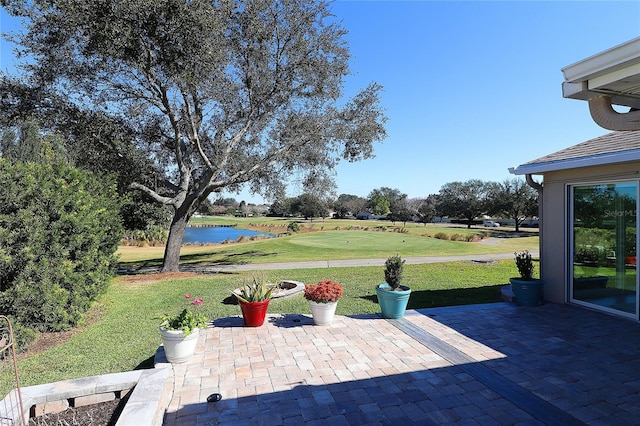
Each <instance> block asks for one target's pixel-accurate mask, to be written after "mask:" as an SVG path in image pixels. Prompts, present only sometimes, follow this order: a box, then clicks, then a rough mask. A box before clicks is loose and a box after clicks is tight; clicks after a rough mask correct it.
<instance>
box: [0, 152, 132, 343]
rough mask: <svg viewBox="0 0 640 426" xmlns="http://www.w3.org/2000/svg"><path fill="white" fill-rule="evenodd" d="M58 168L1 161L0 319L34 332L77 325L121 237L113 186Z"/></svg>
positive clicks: (101, 285)
mask: <svg viewBox="0 0 640 426" xmlns="http://www.w3.org/2000/svg"><path fill="white" fill-rule="evenodd" d="M108 181H109V180H108V179H106V178H104V177H97V176H94V175H93V174H91V173H88V172H84V171H80V170H78V169H75V168H73V167H69V166H66V165H64V164H61V163H57V164H36V163H16V164H10V163H9V162H8V161H6V160H2V159H0V199H2V203H0V312H1V313H3V314H5V315H9V316H11V317H13V319H14V320H15V321H17V322H18V323H19V324H21V326H24V327H29V328H32V329H35V330H38V331H57V330H64V329H69V328H71V327H73V326H75V325H77V324H78V322H79V321H80V320H81V318H82V314H83V313H85V312H86V311H87V309H89V307H90V305H91V302H92V301H93V300H94V299H95V297H96V296H97V295H99V294H101V293H103V292H104V291H105V290H106V289H107V285H108V282H109V279H110V277H111V276H112V273H113V270H114V267H115V262H116V257H115V251H116V249H117V247H118V243H119V241H120V239H121V237H122V232H123V230H122V225H121V223H120V222H121V221H120V218H119V215H118V211H119V207H120V205H119V201H118V196H117V193H116V190H115V185H113V184H112V183H106V182H108Z"/></svg>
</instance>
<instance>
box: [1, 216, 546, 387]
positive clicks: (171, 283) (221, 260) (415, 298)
mask: <svg viewBox="0 0 640 426" xmlns="http://www.w3.org/2000/svg"><path fill="white" fill-rule="evenodd" d="M228 220H229V222H234V221H236V222H237V219H235V218H230V219H228ZM262 220H263V222H261V223H259V224H258V223H253V222H252V223H251V224H250V223H248V222H244V223H242V225H243V227H254V228H256V227H257V228H260V227H262V229H265V228H267V227H270V228H271V229H275V227H276V226H277V227H280V228H282V227H284V228H285V229H286V225H287V224H288V223H289V220H286V221H284V220H282V219H262ZM350 222H353V223H350ZM350 222H349V221H346V222H345V221H335V222H333V221H327V223H331V224H333V223H338V224H340V229H337V226H333V227H329V226H327V225H326V224H325V225H323V224H322V222H319V223H313V224H304V228H305V229H303V232H301V233H299V234H295V235H291V236H286V237H282V238H275V239H269V240H261V241H254V242H246V243H236V244H219V245H210V246H188V247H183V249H182V251H181V254H182V263H183V264H186V263H196V264H200V265H210V264H229V263H236V264H237V263H265V262H286V261H302V260H330V259H358V258H387V257H389V256H390V255H394V254H400V255H401V256H403V257H410V256H441V255H463V254H481V253H498V252H501V253H504V252H513V251H516V250H523V249H529V250H535V249H537V247H538V237H537V236H528V237H520V238H496V239H492V240H485V241H483V242H460V241H449V240H443V239H437V238H433V235H435V234H436V233H439V232H440V233H445V234H448V235H451V234H466V235H471V234H479V233H482V232H483V231H484V230H483V229H471V230H467V229H466V228H460V227H447V226H432V225H429V226H427V227H426V230H425V227H424V226H422V225H416V224H412V225H411V227H408V228H407V229H408V230H409V232H406V233H401V232H396V231H393V227H389V228H387V229H386V230H384V231H383V230H381V228H376V227H373V226H371V224H367V222H364V221H350ZM234 223H235V222H234ZM373 223H374V224H375V225H376V226H379V225H380V222H373ZM345 224H347V225H346V226H345ZM308 226H311V227H313V229H312V230H311V229H309V228H308ZM323 226H324V228H323ZM374 229H376V230H374ZM320 231H322V232H320ZM501 232H502V234H497V235H499V236H512V235H511V234H509V233H505V232H504V231H501ZM162 254H163V248H162V247H121V248H120V249H119V255H120V261H121V263H122V264H123V265H129V266H133V265H156V266H157V265H160V264H161V263H162ZM514 275H516V270H515V266H514V264H513V261H511V260H505V261H499V262H496V263H494V264H474V263H471V262H449V263H436V264H425V265H406V266H405V277H404V278H405V279H404V282H403V284H405V285H408V286H410V287H411V288H412V295H411V298H410V301H409V306H408V307H409V309H415V308H428V307H436V306H451V305H461V304H472V303H488V302H496V301H499V300H500V290H499V289H500V287H501V286H503V285H505V284H507V283H508V279H509V277H511V276H514ZM249 276H250V274H248V273H244V274H219V275H202V276H198V277H194V278H184V279H173V280H164V281H153V280H149V281H146V282H145V281H141V282H140V281H139V282H129V281H127V280H126V279H125V278H122V277H120V278H116V279H115V280H114V281H113V282H112V284H111V286H110V288H109V290H108V291H107V293H106V294H104V295H103V296H101V297H100V298H99V300H98V301H97V302H96V304H95V307H94V310H93V312H94V313H96V315H97V317H98V320H97V321H95V322H92V323H91V324H90V325H88V326H86V327H85V328H83V329H82V330H81V331H80V332H78V333H77V334H75V335H74V336H73V337H72V338H71V339H70V340H69V341H67V342H65V343H63V344H60V345H58V346H56V347H54V348H51V349H49V350H47V351H45V352H43V353H40V354H37V355H33V356H30V357H28V358H26V359H23V360H21V361H20V363H19V369H20V377H21V382H22V385H23V386H29V385H33V384H38V383H48V382H52V381H58V380H64V379H70V378H77V377H85V376H92V375H97V374H106V373H112V372H119V371H128V370H132V369H135V368H140V367H149V366H150V365H152V359H153V355H154V354H155V351H156V349H157V348H158V345H159V344H160V343H161V339H160V336H159V333H158V329H157V327H158V320H157V319H156V318H157V317H158V316H160V315H161V314H164V313H170V314H173V313H177V312H178V311H179V310H180V309H181V308H182V307H183V305H182V303H183V302H184V299H183V296H182V295H183V294H184V293H187V292H188V293H191V294H193V295H194V296H199V297H202V298H203V299H204V300H205V305H204V306H203V310H204V312H205V313H206V314H207V315H208V316H209V317H210V318H212V319H215V318H220V317H226V316H229V315H239V314H240V309H239V307H238V306H237V305H234V304H229V303H228V302H229V295H230V291H231V290H232V289H234V288H236V287H237V286H238V285H239V284H240V283H241V282H242V279H243V278H248V277H249ZM265 276H266V277H267V278H270V279H272V280H273V281H278V280H282V279H293V280H297V281H302V282H305V283H315V282H317V281H320V280H323V279H332V280H334V281H338V282H340V283H342V284H343V285H344V286H345V295H344V297H343V298H342V299H341V300H340V302H339V303H338V309H337V314H338V315H358V314H363V313H374V312H379V308H378V304H377V298H376V296H375V285H376V284H379V283H381V282H383V280H384V275H383V268H382V267H359V268H323V269H300V270H284V271H269V272H265ZM269 312H270V313H298V314H310V311H309V307H308V305H307V302H306V301H305V300H304V299H303V298H302V296H301V295H297V296H294V297H292V298H288V299H283V300H277V299H276V300H272V302H271V304H270V307H269ZM3 379H4V378H3ZM5 383H7V382H6V381H4V380H3V381H2V383H0V391H1V392H2V393H3V395H4V394H6V392H7V391H8V387H7V385H6V384H5Z"/></svg>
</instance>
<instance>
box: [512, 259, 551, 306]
mask: <svg viewBox="0 0 640 426" xmlns="http://www.w3.org/2000/svg"><path fill="white" fill-rule="evenodd" d="M515 261H516V267H517V268H518V273H519V274H520V276H519V277H517V278H509V281H510V282H511V289H512V290H513V294H514V296H515V297H516V304H518V305H520V306H539V305H541V304H542V291H543V289H544V281H542V280H541V279H536V278H533V269H534V265H533V261H532V260H531V253H529V251H528V250H524V251H519V252H516V253H515Z"/></svg>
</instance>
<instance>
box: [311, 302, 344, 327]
mask: <svg viewBox="0 0 640 426" xmlns="http://www.w3.org/2000/svg"><path fill="white" fill-rule="evenodd" d="M309 306H310V307H311V315H313V323H314V324H315V325H331V322H332V321H333V316H334V314H335V313H336V306H338V302H329V303H317V302H314V301H312V300H309Z"/></svg>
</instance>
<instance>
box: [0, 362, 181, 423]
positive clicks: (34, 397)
mask: <svg viewBox="0 0 640 426" xmlns="http://www.w3.org/2000/svg"><path fill="white" fill-rule="evenodd" d="M163 352H164V351H163ZM165 366H170V364H160V365H158V367H159V368H154V369H149V370H135V371H127V372H123V373H112V374H104V375H100V376H91V377H83V378H79V379H72V380H63V381H60V382H54V383H46V384H41V385H35V386H27V387H23V388H21V389H20V390H21V395H22V408H23V411H22V413H20V409H19V407H18V406H17V405H18V397H17V391H16V390H15V389H14V390H12V391H11V392H9V394H8V395H7V396H6V397H5V398H4V399H3V400H2V401H1V402H0V406H2V407H9V409H10V412H9V413H6V414H5V416H7V417H8V416H10V415H13V416H15V417H14V418H12V419H7V418H5V419H4V420H12V421H13V424H22V420H23V419H25V420H28V419H29V418H30V417H31V413H32V410H34V411H33V412H35V414H37V415H41V414H45V413H56V412H60V411H63V410H65V409H66V408H69V406H70V402H72V404H73V406H76V407H78V406H84V405H90V404H96V403H99V402H105V401H111V400H114V399H116V398H118V397H119V398H122V397H125V396H126V395H127V394H129V400H128V401H127V403H126V404H125V407H124V409H123V411H122V413H121V414H120V416H119V418H118V421H117V423H116V426H129V425H131V426H133V425H138V424H140V419H143V418H144V419H153V422H152V424H162V420H163V418H164V413H165V410H166V409H167V407H168V406H169V402H170V401H171V394H172V388H173V371H172V369H171V368H164V367H165ZM159 389H162V390H163V391H162V392H158V390H159ZM5 404H6V405H5ZM20 416H22V417H20Z"/></svg>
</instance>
